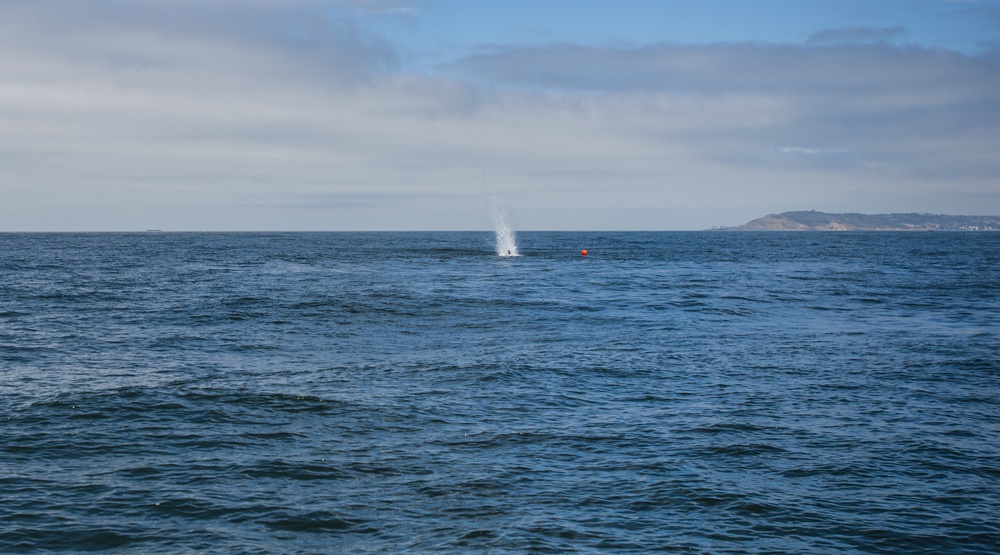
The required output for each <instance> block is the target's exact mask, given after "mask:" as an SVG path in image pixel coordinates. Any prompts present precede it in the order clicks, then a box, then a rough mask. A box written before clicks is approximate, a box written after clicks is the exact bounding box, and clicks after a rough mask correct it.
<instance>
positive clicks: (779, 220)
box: [717, 210, 1000, 231]
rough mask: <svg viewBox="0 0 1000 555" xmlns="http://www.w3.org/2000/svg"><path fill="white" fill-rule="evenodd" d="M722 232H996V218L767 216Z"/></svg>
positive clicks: (999, 226) (999, 225) (800, 213)
mask: <svg viewBox="0 0 1000 555" xmlns="http://www.w3.org/2000/svg"><path fill="white" fill-rule="evenodd" d="M717 229H719V230H723V231H1000V216H949V215H943V214H853V213H849V214H828V213H825V212H816V211H813V210H809V211H798V212H782V213H781V214H769V215H767V216H764V217H763V218H757V219H756V220H753V221H751V222H747V223H745V224H743V225H740V226H735V227H724V228H717Z"/></svg>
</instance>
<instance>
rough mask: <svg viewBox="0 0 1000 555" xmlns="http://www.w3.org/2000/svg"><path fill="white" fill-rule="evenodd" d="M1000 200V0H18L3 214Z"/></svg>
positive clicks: (653, 217)
mask: <svg viewBox="0 0 1000 555" xmlns="http://www.w3.org/2000/svg"><path fill="white" fill-rule="evenodd" d="M492 197H496V198H498V199H499V200H500V202H501V203H502V205H503V206H504V207H505V209H506V211H507V215H508V217H507V220H508V221H509V222H510V223H511V225H513V227H514V228H515V229H516V230H697V229H708V228H711V227H714V226H732V225H739V224H742V223H745V222H747V221H750V220H752V219H755V218H758V217H761V216H764V215H767V214H772V213H780V212H784V211H789V210H819V211H824V212H861V213H890V212H920V213H924V212H930V213H940V214H970V215H997V214H1000V0H879V1H878V2H873V1H871V0H755V1H753V2H748V1H745V0H614V1H612V0H605V1H596V0H504V1H485V0H483V1H479V0H4V1H3V2H0V231H130V230H145V229H162V230H164V231H168V230H171V231H174V230H176V231H201V230H209V231H258V230H259V231H264V230H275V231H284V230H287V231H326V230H329V231H340V230H344V231H352V230H414V231H423V230H488V229H491V226H492V220H491V218H490V214H489V210H490V206H491V203H492Z"/></svg>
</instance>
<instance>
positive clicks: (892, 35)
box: [806, 27, 907, 46]
mask: <svg viewBox="0 0 1000 555" xmlns="http://www.w3.org/2000/svg"><path fill="white" fill-rule="evenodd" d="M906 34H907V30H906V28H905V27H847V28H844V29H824V30H822V31H819V32H817V33H813V34H812V35H810V36H809V38H808V39H806V44H808V45H810V46H814V45H821V44H844V43H871V42H891V41H893V40H896V39H900V38H903V37H905V36H906Z"/></svg>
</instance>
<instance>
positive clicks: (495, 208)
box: [487, 175, 518, 256]
mask: <svg viewBox="0 0 1000 555" xmlns="http://www.w3.org/2000/svg"><path fill="white" fill-rule="evenodd" d="M487 181H489V175H487ZM490 200H491V202H490V217H491V218H492V219H493V233H494V234H495V236H496V243H495V246H496V249H497V255H498V256H518V254H517V236H516V235H515V234H514V230H513V229H512V228H511V227H510V224H508V223H507V212H506V211H505V210H504V209H503V205H502V204H500V197H498V196H497V194H496V192H493V193H491V199H490Z"/></svg>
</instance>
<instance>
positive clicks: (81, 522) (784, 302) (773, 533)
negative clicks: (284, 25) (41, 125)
mask: <svg viewBox="0 0 1000 555" xmlns="http://www.w3.org/2000/svg"><path fill="white" fill-rule="evenodd" d="M518 240H519V244H518V248H519V250H520V255H521V256H518V257H499V256H497V255H496V253H495V248H494V245H493V244H492V243H491V241H492V238H491V236H490V234H487V233H246V234H236V233H234V234H225V233H210V234H196V233H191V234H187V233H146V234H0V409H2V410H0V418H2V420H0V492H3V493H2V500H3V501H2V503H0V552H3V553H18V552H25V553H27V552H83V551H97V550H101V551H108V552H119V553H133V552H142V553H185V552H198V553H328V552H350V553H386V552H418V553H419V552H444V553H466V552H490V553H506V552H538V553H648V552H652V551H663V552H672V553H704V554H725V553H734V554H735V553H817V554H819V553H899V554H904V553H905V554H919V553H926V554H952V553H954V554H959V553H961V554H973V553H981V554H988V553H989V554H993V553H997V552H1000V397H998V394H1000V312H998V310H997V307H1000V279H998V275H1000V272H998V271H1000V234H992V233H910V234H905V233H794V234H778V233H774V234H768V233H747V234H733V233H519V234H518ZM582 248H586V249H588V251H589V253H590V254H589V256H588V257H586V258H582V257H580V256H579V252H580V249H582Z"/></svg>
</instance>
